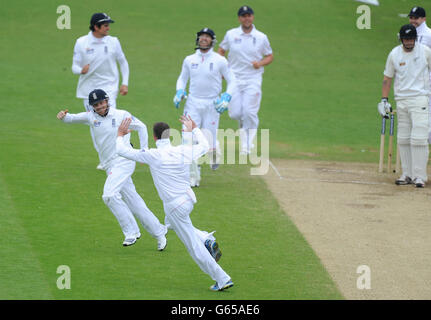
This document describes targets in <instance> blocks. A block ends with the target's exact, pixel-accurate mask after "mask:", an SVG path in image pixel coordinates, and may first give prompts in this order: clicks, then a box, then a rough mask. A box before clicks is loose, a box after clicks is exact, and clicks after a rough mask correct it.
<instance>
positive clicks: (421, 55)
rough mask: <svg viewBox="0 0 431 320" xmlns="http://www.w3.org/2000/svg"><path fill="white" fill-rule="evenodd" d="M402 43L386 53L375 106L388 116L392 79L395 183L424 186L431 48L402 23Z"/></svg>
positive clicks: (410, 26) (408, 26)
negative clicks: (395, 128)
mask: <svg viewBox="0 0 431 320" xmlns="http://www.w3.org/2000/svg"><path fill="white" fill-rule="evenodd" d="M398 38H399V40H400V42H401V44H400V45H398V46H396V47H395V48H394V49H392V51H391V52H390V53H389V56H388V58H387V61H386V67H385V71H384V77H383V86H382V100H381V102H380V103H379V104H378V106H377V109H378V111H379V113H380V115H381V116H382V117H386V118H388V117H389V114H390V113H391V112H392V107H391V105H390V103H389V100H388V96H389V92H390V90H391V85H392V79H394V98H395V101H396V106H397V115H398V133H397V139H398V148H399V151H400V158H401V168H402V174H401V176H400V177H399V178H398V179H397V180H396V181H395V184H397V185H409V184H411V185H415V186H416V187H417V188H423V187H425V183H426V182H427V162H428V152H429V150H428V141H427V139H428V129H429V124H428V102H429V95H430V94H431V90H430V78H429V73H430V70H431V50H430V49H429V48H428V47H426V46H424V45H422V44H420V43H419V42H417V32H416V28H415V27H414V26H413V25H411V24H406V25H403V26H402V27H401V29H400V32H399V35H398Z"/></svg>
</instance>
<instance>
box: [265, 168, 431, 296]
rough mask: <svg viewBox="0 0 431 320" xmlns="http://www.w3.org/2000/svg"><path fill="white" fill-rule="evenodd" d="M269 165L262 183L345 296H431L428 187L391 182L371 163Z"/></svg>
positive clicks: (392, 178)
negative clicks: (365, 279) (367, 275)
mask: <svg viewBox="0 0 431 320" xmlns="http://www.w3.org/2000/svg"><path fill="white" fill-rule="evenodd" d="M272 164H273V167H272V169H270V171H269V172H268V174H267V175H265V176H263V178H264V180H265V181H266V183H267V185H268V187H269V189H270V190H271V191H272V193H273V194H274V195H275V197H276V198H277V199H278V201H279V203H280V205H281V206H282V207H283V209H284V210H285V212H286V214H287V215H288V216H289V217H290V218H291V220H292V221H293V222H294V223H295V225H296V226H297V228H298V229H299V231H300V232H301V233H302V234H303V235H304V237H305V238H306V239H307V241H308V243H309V244H310V245H311V246H312V247H313V249H314V251H315V252H316V254H317V255H318V256H319V258H320V259H321V261H322V263H323V265H324V266H325V268H326V269H327V271H328V272H329V274H330V275H331V277H332V279H333V280H334V281H335V283H336V284H337V286H338V288H339V289H340V291H341V293H342V294H343V295H344V297H345V298H346V299H431V186H428V187H426V188H424V189H418V188H414V187H413V186H411V185H409V186H396V185H395V184H394V181H395V178H396V177H397V175H396V174H395V173H391V174H388V173H382V174H379V173H378V172H377V165H373V164H358V163H334V162H319V161H298V160H272ZM429 176H431V174H430V173H429ZM364 265H365V266H368V267H369V270H370V280H371V281H370V284H371V289H362V290H361V289H358V286H357V283H358V278H359V277H361V275H363V274H364V273H363V270H364V269H359V270H358V267H360V266H364ZM358 271H360V273H357V272H358ZM361 283H362V284H364V283H365V282H361Z"/></svg>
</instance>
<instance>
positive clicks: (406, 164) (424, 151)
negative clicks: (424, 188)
mask: <svg viewBox="0 0 431 320" xmlns="http://www.w3.org/2000/svg"><path fill="white" fill-rule="evenodd" d="M428 104H429V99H428V97H427V96H419V97H412V98H408V99H403V100H398V101H397V116H398V133H397V140H398V146H399V148H400V159H401V167H402V171H403V174H404V175H406V176H408V177H410V178H412V179H416V178H420V179H422V180H423V181H425V182H426V181H427V178H428V177H427V163H428V154H429V149H428V132H429V109H428Z"/></svg>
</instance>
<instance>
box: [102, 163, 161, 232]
mask: <svg viewBox="0 0 431 320" xmlns="http://www.w3.org/2000/svg"><path fill="white" fill-rule="evenodd" d="M135 165H136V163H135V162H134V161H131V160H127V159H124V158H121V157H119V158H117V159H115V160H114V163H113V164H112V165H111V166H110V167H109V168H108V169H107V170H106V174H107V176H108V177H107V179H106V182H105V186H104V188H103V196H102V198H103V201H104V202H105V204H106V205H107V206H108V208H109V209H110V210H111V212H112V213H113V214H114V216H115V218H117V221H118V223H119V224H120V227H121V230H122V231H123V233H124V236H125V237H126V238H128V237H135V236H136V235H138V234H139V233H140V232H139V227H138V224H137V223H136V220H135V217H136V218H137V219H138V220H139V221H140V222H141V224H142V226H143V227H144V228H145V230H146V231H147V232H148V233H149V234H150V235H151V236H152V237H153V238H158V237H160V236H162V235H164V234H165V233H166V231H167V229H166V227H165V226H164V225H162V224H161V223H160V222H159V220H158V219H157V218H156V216H154V214H153V213H152V212H151V211H150V209H148V207H147V205H146V204H145V202H144V200H143V199H142V198H141V196H140V195H139V194H138V193H137V192H136V189H135V185H134V184H133V181H132V177H131V176H132V174H133V172H134V170H135Z"/></svg>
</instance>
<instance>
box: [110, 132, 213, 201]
mask: <svg viewBox="0 0 431 320" xmlns="http://www.w3.org/2000/svg"><path fill="white" fill-rule="evenodd" d="M184 134H185V136H188V137H185V139H184V141H183V144H181V145H179V146H172V145H171V143H170V140H169V139H160V140H157V141H156V146H157V148H154V149H147V148H143V149H141V150H137V149H133V148H131V147H130V144H129V143H127V140H126V139H123V138H122V137H118V138H117V152H118V154H119V155H120V156H122V157H124V158H127V159H130V160H134V161H136V162H140V163H146V164H148V165H149V166H150V171H151V175H152V176H153V180H154V185H155V186H156V189H157V192H158V193H159V196H160V199H162V201H163V203H164V204H165V206H166V205H168V204H172V203H174V205H172V206H173V207H175V201H176V200H178V199H182V198H184V196H187V195H188V196H189V197H190V199H191V200H192V201H193V202H196V196H195V194H194V192H193V190H192V189H191V188H190V172H189V167H190V163H191V162H192V160H197V159H199V157H201V156H202V155H204V154H205V153H207V152H208V150H209V145H208V142H207V140H206V138H205V136H204V135H203V133H202V131H201V130H200V129H199V128H195V129H193V131H192V132H191V133H190V132H185V133H184ZM190 135H192V139H191V138H190ZM193 140H194V141H193ZM186 141H187V142H186ZM196 142H197V143H196ZM177 204H178V205H179V204H180V203H177Z"/></svg>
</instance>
